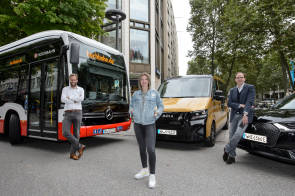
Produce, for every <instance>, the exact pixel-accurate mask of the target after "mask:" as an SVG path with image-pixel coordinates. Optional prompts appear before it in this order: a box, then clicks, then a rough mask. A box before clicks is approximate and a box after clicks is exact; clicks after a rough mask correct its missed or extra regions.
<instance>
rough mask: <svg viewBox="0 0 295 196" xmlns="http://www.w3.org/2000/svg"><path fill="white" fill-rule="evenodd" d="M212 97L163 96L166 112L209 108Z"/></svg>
mask: <svg viewBox="0 0 295 196" xmlns="http://www.w3.org/2000/svg"><path fill="white" fill-rule="evenodd" d="M210 99H211V98H210V97H209V98H208V97H198V98H162V100H163V104H164V112H193V111H197V110H205V109H207V108H208V104H209V102H210Z"/></svg>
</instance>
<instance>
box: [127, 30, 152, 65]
mask: <svg viewBox="0 0 295 196" xmlns="http://www.w3.org/2000/svg"><path fill="white" fill-rule="evenodd" d="M149 56H150V55H149V32H148V31H143V30H139V29H130V62H132V63H144V64H149Z"/></svg>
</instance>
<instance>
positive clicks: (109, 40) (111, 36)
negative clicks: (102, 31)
mask: <svg viewBox="0 0 295 196" xmlns="http://www.w3.org/2000/svg"><path fill="white" fill-rule="evenodd" d="M100 41H101V42H102V43H104V44H106V45H108V46H110V47H113V48H116V29H113V30H111V31H108V34H107V35H105V36H102V37H101V40H100ZM121 45H122V34H121V29H119V40H118V50H120V51H121V49H122V46H121Z"/></svg>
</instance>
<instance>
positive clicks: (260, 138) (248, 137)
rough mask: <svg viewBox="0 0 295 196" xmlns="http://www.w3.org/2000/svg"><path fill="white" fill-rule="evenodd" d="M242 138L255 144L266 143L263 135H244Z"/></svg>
mask: <svg viewBox="0 0 295 196" xmlns="http://www.w3.org/2000/svg"><path fill="white" fill-rule="evenodd" d="M243 138H244V139H246V140H252V141H255V142H260V143H265V144H266V143H267V138H266V136H263V135H255V134H250V133H244V134H243Z"/></svg>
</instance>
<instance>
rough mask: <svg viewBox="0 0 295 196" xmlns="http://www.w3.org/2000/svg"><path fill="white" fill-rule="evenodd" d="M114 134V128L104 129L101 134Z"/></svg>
mask: <svg viewBox="0 0 295 196" xmlns="http://www.w3.org/2000/svg"><path fill="white" fill-rule="evenodd" d="M115 132H116V128H111V129H104V130H103V133H104V134H105V133H115Z"/></svg>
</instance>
